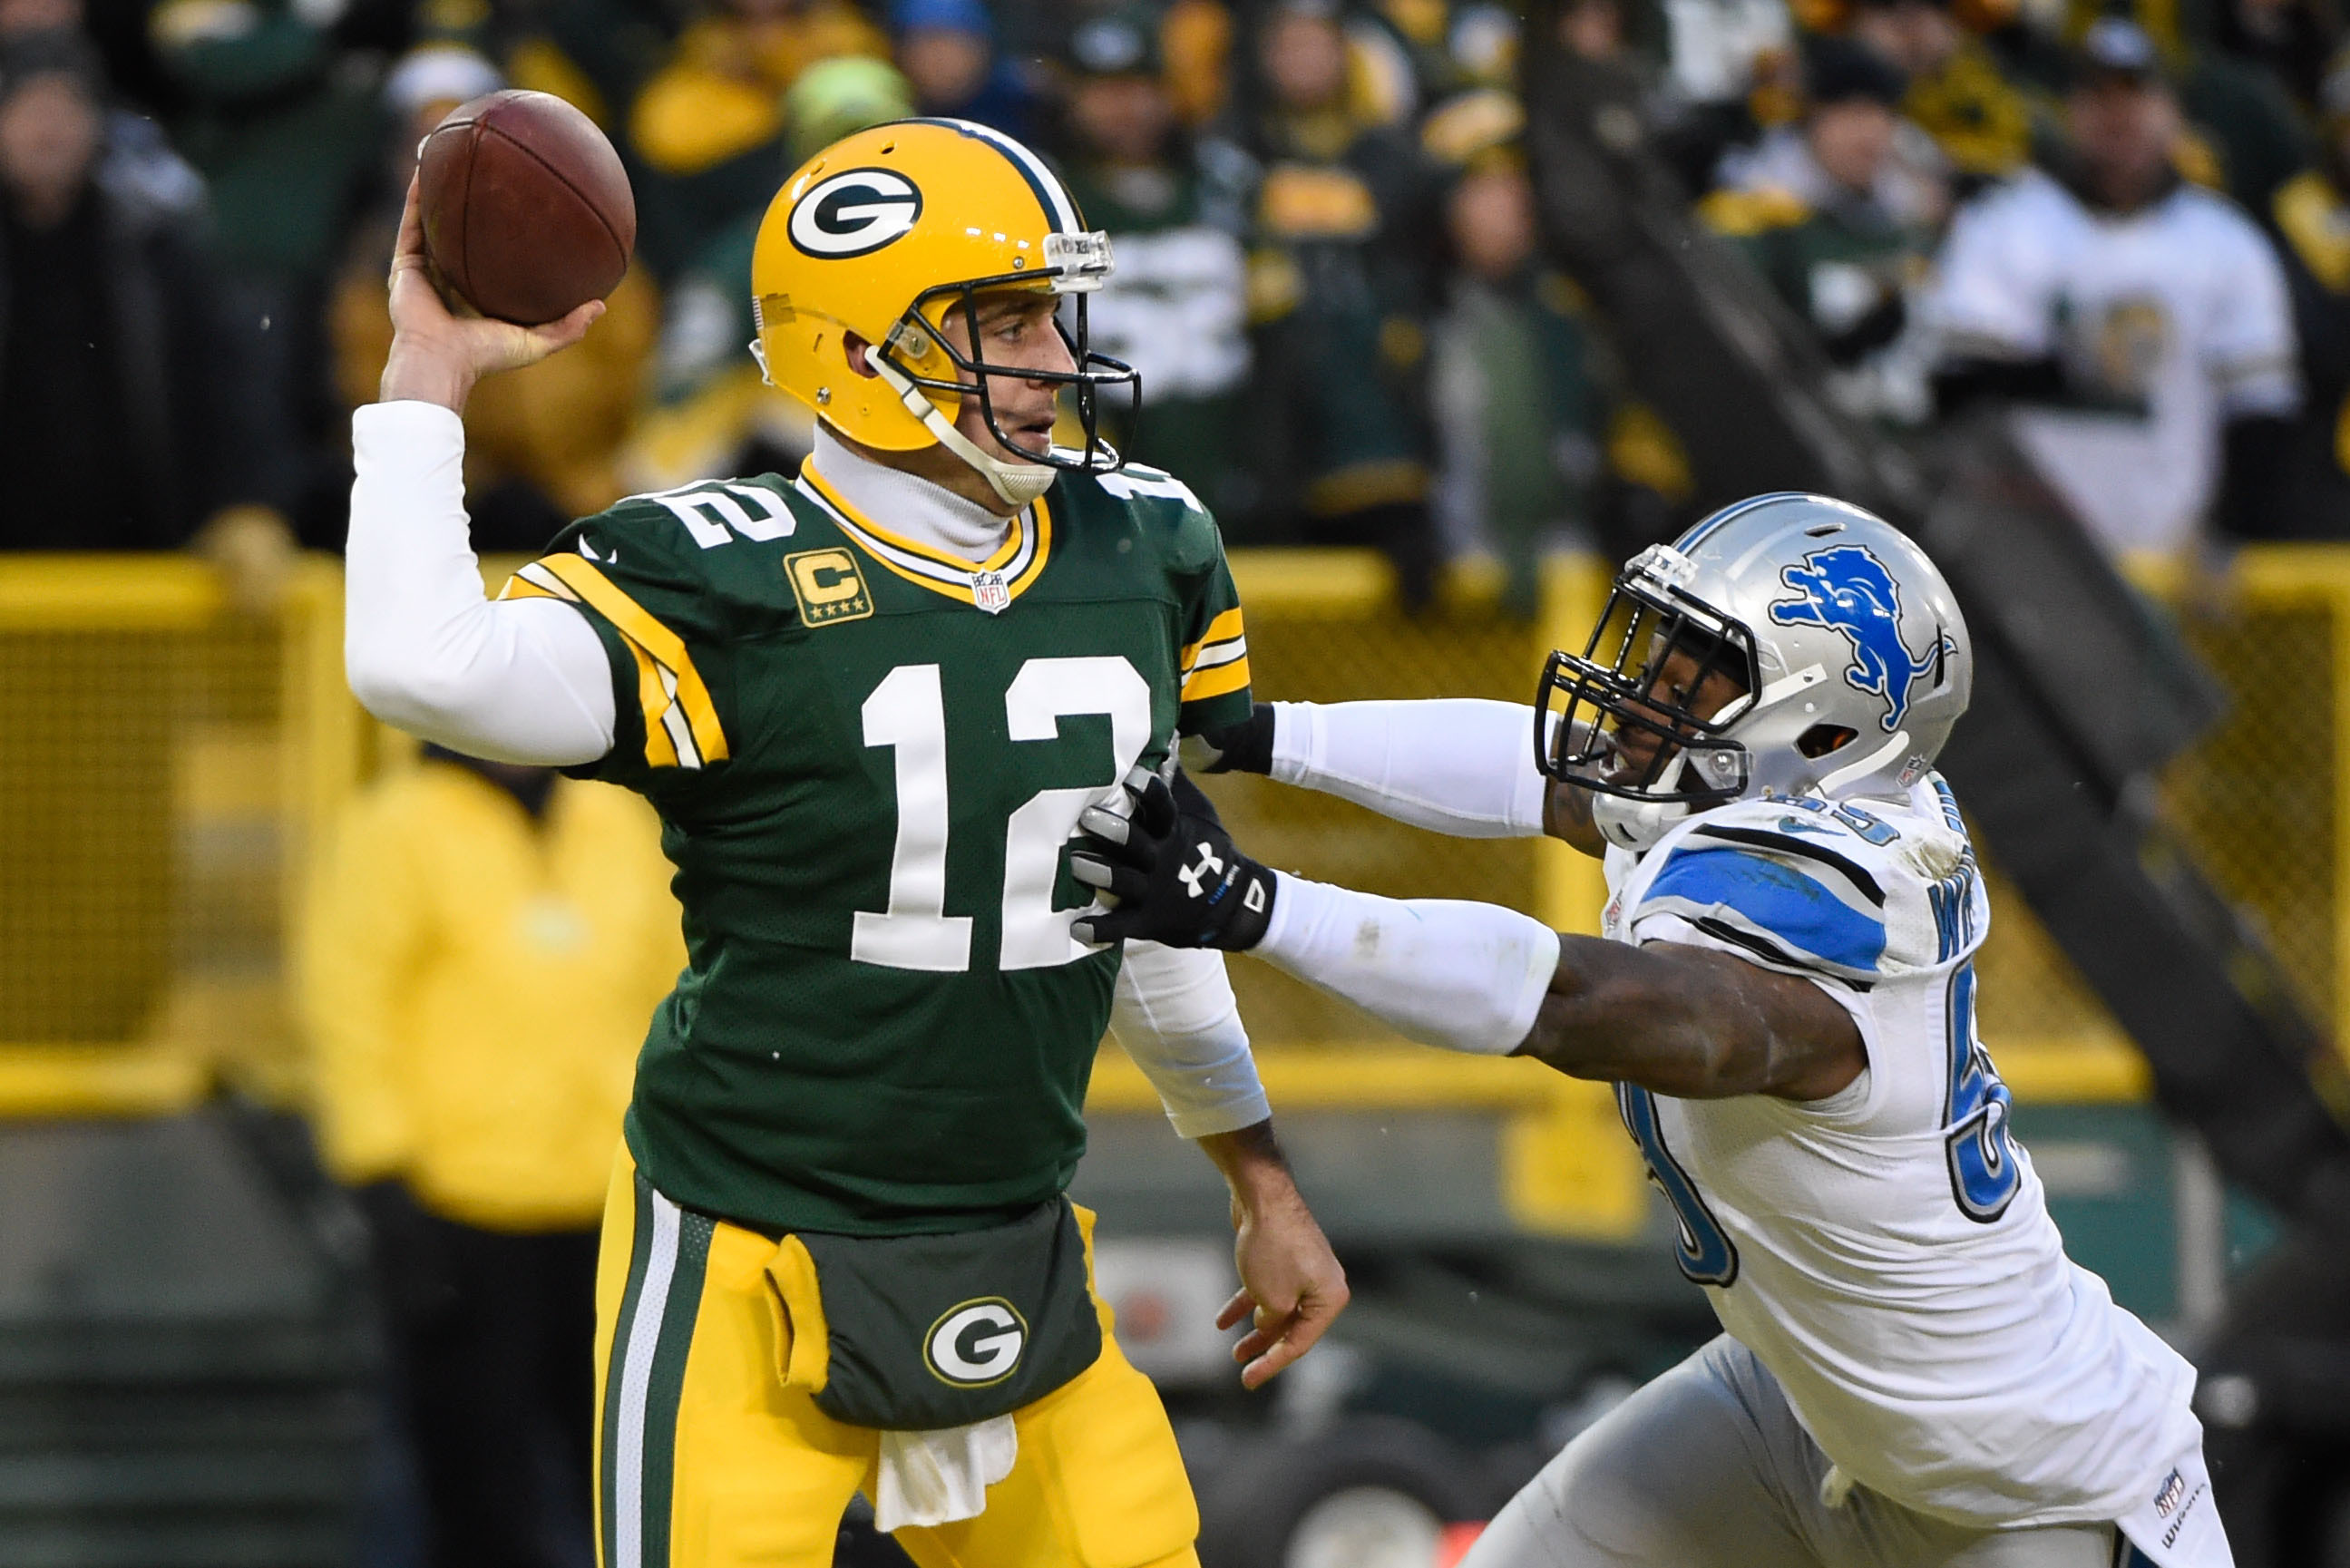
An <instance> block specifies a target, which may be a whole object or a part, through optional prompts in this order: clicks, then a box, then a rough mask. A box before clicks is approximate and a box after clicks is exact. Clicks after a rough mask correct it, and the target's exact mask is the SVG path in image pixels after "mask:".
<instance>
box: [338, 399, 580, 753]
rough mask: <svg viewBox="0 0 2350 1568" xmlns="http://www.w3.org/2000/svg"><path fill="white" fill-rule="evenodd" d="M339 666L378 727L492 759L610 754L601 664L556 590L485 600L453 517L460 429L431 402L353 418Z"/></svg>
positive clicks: (460, 495) (461, 517) (460, 522)
mask: <svg viewBox="0 0 2350 1568" xmlns="http://www.w3.org/2000/svg"><path fill="white" fill-rule="evenodd" d="M351 453H352V456H353V458H354V459H355V460H356V462H357V467H358V474H359V477H358V478H357V480H356V481H354V482H353V483H352V485H351V534H350V542H349V545H348V548H347V550H346V552H345V556H344V567H343V571H344V579H343V580H344V588H343V596H344V621H343V670H344V673H345V674H346V675H347V676H348V678H349V680H350V683H351V691H352V692H353V693H354V694H356V695H357V696H358V698H359V701H360V702H361V703H363V704H364V705H365V706H366V708H367V711H369V712H370V713H373V714H374V715H375V716H376V717H377V718H379V719H381V720H382V721H383V722H385V723H387V724H394V725H397V726H399V727H400V729H403V730H406V731H408V732H410V733H411V734H414V735H421V736H422V737H423V738H424V739H425V740H428V741H433V742H439V743H440V744H442V745H444V746H447V747H449V748H450V749H451V750H452V751H458V752H463V753H466V754H467V755H469V756H476V757H484V758H487V759H489V760H490V761H492V762H502V763H536V764H538V765H540V766H546V767H567V766H569V765H571V764H573V763H592V762H594V761H595V760H596V759H597V758H598V757H600V756H602V755H603V754H604V753H607V752H608V751H610V750H611V749H612V732H613V726H614V722H615V716H614V711H613V707H612V675H611V666H610V665H609V664H608V662H607V661H606V659H605V657H604V645H603V642H602V641H601V639H598V637H597V635H596V628H594V627H591V626H589V625H588V624H587V618H586V617H585V616H583V615H581V614H580V613H579V612H578V611H577V610H576V609H574V608H573V607H571V606H569V605H567V604H565V603H564V602H563V601H561V600H560V599H546V598H531V599H513V600H493V599H490V598H489V597H487V596H485V595H484V593H483V591H482V576H481V566H480V564H479V563H478V562H477V561H476V560H475V559H474V557H473V544H472V541H471V539H470V538H469V536H468V534H467V528H468V523H467V519H466V516H465V476H464V462H465V425H464V421H463V420H461V419H459V418H458V417H457V416H456V415H455V414H454V413H452V412H451V411H450V410H447V409H444V408H442V407H440V406H439V405H437V404H433V403H421V402H397V403H370V404H369V405H368V406H367V407H366V408H363V409H359V410H357V411H355V412H354V413H353V414H352V415H351Z"/></svg>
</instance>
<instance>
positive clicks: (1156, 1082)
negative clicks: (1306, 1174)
mask: <svg viewBox="0 0 2350 1568" xmlns="http://www.w3.org/2000/svg"><path fill="white" fill-rule="evenodd" d="M1110 1031H1111V1033H1114V1034H1115V1035H1117V1036H1118V1044H1120V1045H1121V1046H1123V1047H1125V1049H1126V1052H1127V1054H1128V1055H1129V1056H1131V1057H1133V1058H1134V1061H1135V1064H1136V1065H1137V1066H1139V1067H1140V1068H1141V1069H1142V1072H1143V1074H1144V1075H1145V1076H1147V1077H1148V1078H1149V1080H1150V1082H1151V1086H1152V1087H1154V1088H1155V1089H1157V1090H1158V1091H1159V1100H1160V1101H1161V1103H1163V1104H1164V1105H1165V1106H1166V1107H1167V1119H1168V1120H1169V1121H1170V1122H1171V1123H1173V1124H1174V1127H1175V1130H1176V1132H1177V1133H1178V1134H1180V1136H1182V1137H1188V1138H1191V1139H1194V1140H1195V1141H1197V1142H1198V1144H1199V1145H1200V1148H1201V1152H1202V1153H1204V1154H1206V1155H1207V1157H1208V1158H1210V1159H1211V1160H1213V1161H1214V1162H1215V1165H1216V1168H1217V1169H1219V1170H1220V1171H1222V1173H1223V1177H1224V1180H1225V1182H1226V1184H1227V1185H1229V1186H1230V1187H1231V1189H1232V1229H1233V1231H1235V1232H1236V1233H1237V1240H1236V1241H1235V1243H1234V1248H1233V1254H1234V1260H1235V1262H1237V1263H1238V1265H1239V1268H1240V1276H1241V1290H1240V1293H1238V1294H1237V1295H1235V1296H1233V1298H1232V1301H1231V1302H1230V1303H1227V1304H1226V1305H1225V1307H1224V1310H1223V1311H1222V1313H1221V1314H1218V1317H1217V1326H1218V1327H1219V1328H1230V1327H1232V1325H1233V1324H1237V1323H1238V1322H1240V1320H1241V1319H1242V1318H1243V1317H1244V1316H1248V1315H1250V1314H1254V1320H1255V1321H1254V1323H1253V1326H1252V1328H1251V1330H1250V1332H1249V1334H1246V1335H1245V1336H1243V1338H1242V1340H1241V1341H1240V1343H1239V1345H1237V1346H1235V1347H1234V1351H1233V1358H1234V1359H1235V1360H1238V1361H1240V1362H1242V1363H1243V1368H1242V1372H1241V1381H1242V1382H1243V1384H1245V1385H1246V1386H1249V1387H1251V1388H1254V1387H1256V1386H1259V1385H1261V1384H1263V1382H1264V1381H1265V1379H1267V1378H1269V1377H1271V1376H1273V1375H1274V1373H1276V1372H1279V1371H1280V1370H1281V1369H1282V1368H1283V1367H1284V1366H1288V1365H1289V1364H1290V1363H1291V1362H1293V1361H1295V1360H1296V1359H1297V1358H1298V1357H1299V1356H1300V1355H1305V1352H1306V1351H1307V1350H1308V1349H1310V1348H1312V1346H1313V1345H1314V1342H1315V1340H1317V1339H1319V1338H1321V1336H1322V1333H1323V1330H1325V1329H1326V1328H1327V1327H1328V1326H1329V1325H1330V1322H1331V1320H1332V1319H1333V1318H1335V1317H1336V1316H1337V1314H1338V1313H1339V1312H1340V1310H1341V1309H1343V1308H1344V1307H1345V1306H1346V1304H1347V1274H1346V1271H1345V1270H1344V1269H1342V1268H1340V1267H1339V1265H1338V1260H1337V1258H1336V1255H1335V1254H1334V1253H1333V1252H1332V1251H1330V1243H1329V1241H1327V1240H1326V1238H1325V1237H1324V1236H1323V1234H1322V1228H1321V1226H1319V1225H1318V1224H1316V1223H1315V1220H1314V1216H1313V1213H1312V1211H1311V1210H1308V1209H1307V1208H1306V1205H1305V1199H1304V1198H1303V1197H1302V1196H1301V1195H1300V1194H1299V1193H1298V1190H1297V1184H1296V1182H1295V1180H1294V1179H1292V1178H1291V1176H1290V1173H1289V1167H1288V1164H1287V1162H1286V1161H1285V1160H1284V1159H1283V1158H1282V1155H1281V1146H1280V1145H1279V1144H1278V1143H1277V1142H1276V1141H1275V1140H1274V1136H1273V1108H1272V1106H1271V1105H1270V1103H1269V1102H1268V1101H1267V1100H1266V1098H1265V1094H1264V1088H1263V1085H1262V1084H1260V1083H1259V1082H1258V1081H1257V1075H1256V1060H1255V1058H1254V1057H1253V1056H1252V1055H1251V1054H1250V1052H1249V1040H1248V1031H1247V1030H1246V1029H1245V1028H1243V1026H1242V1023H1241V1017H1240V1008H1239V1004H1238V1003H1237V1002H1235V1001H1234V1000H1233V997H1232V982H1231V981H1229V980H1227V979H1226V978H1225V975H1224V961H1223V955H1222V954H1221V953H1214V952H1205V951H1198V950H1190V951H1186V950H1177V949H1174V948H1167V947H1161V946H1159V944H1157V943H1155V942H1129V943H1128V944H1127V950H1126V961H1125V963H1124V964H1123V965H1122V966H1121V968H1120V970H1119V971H1118V990H1117V993H1116V996H1115V999H1114V1002H1113V1003H1112V1007H1111V1012H1110Z"/></svg>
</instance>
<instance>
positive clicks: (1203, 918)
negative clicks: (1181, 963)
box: [1069, 768, 1274, 952]
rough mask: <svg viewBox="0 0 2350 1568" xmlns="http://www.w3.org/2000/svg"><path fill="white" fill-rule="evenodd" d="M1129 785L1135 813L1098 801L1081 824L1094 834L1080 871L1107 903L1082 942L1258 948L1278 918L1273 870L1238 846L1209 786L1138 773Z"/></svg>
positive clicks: (1081, 853) (1082, 927) (1080, 930)
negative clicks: (1209, 794) (1211, 797)
mask: <svg viewBox="0 0 2350 1568" xmlns="http://www.w3.org/2000/svg"><path fill="white" fill-rule="evenodd" d="M1119 787H1120V788H1121V789H1123V790H1124V791H1125V792H1126V795H1127V799H1126V801H1125V803H1124V804H1125V805H1128V806H1129V807H1131V809H1130V810H1128V812H1127V813H1126V814H1125V815H1119V814H1118V812H1117V811H1115V810H1112V809H1110V808H1109V807H1107V806H1099V805H1095V806H1088V807H1087V808H1086V810H1085V813H1084V815H1080V816H1079V817H1078V818H1077V826H1079V827H1081V828H1083V829H1084V830H1085V834H1084V837H1083V838H1082V839H1081V840H1080V843H1079V847H1078V848H1077V850H1076V852H1075V853H1073V854H1072V855H1071V856H1070V857H1069V871H1070V874H1071V875H1072V876H1074V877H1076V879H1077V880H1078V881H1080V882H1082V883H1084V884H1085V885H1086V886H1087V887H1088V888H1094V889H1096V890H1097V893H1098V894H1099V895H1100V898H1101V902H1102V903H1103V904H1104V905H1105V906H1107V913H1104V914H1088V915H1087V916H1085V917H1084V918H1083V919H1079V920H1077V921H1076V925H1075V927H1074V929H1075V931H1076V937H1077V939H1078V940H1080V941H1088V942H1114V941H1119V940H1140V941H1152V942H1159V943H1163V944H1164V945H1166V946H1168V947H1170V948H1222V949H1225V950H1228V951H1232V952H1242V951H1245V950H1248V949H1250V948H1253V947H1254V946H1256V944H1257V943H1258V941H1259V940H1262V939H1263V936H1264V929H1265V927H1266V925H1267V924H1268V923H1270V922H1271V920H1272V919H1273V898H1274V878H1273V873H1272V872H1271V871H1269V870H1267V869H1265V867H1263V866H1260V865H1258V864H1257V863H1256V862H1255V861H1253V860H1252V859H1250V858H1249V857H1247V856H1245V855H1243V854H1242V853H1241V852H1240V850H1239V848H1238V847H1236V846H1234V845H1233V843H1232V835H1231V834H1229V833H1226V832H1225V831H1224V825H1223V824H1222V822H1220V821H1218V820H1217V817H1216V808H1215V806H1214V805H1211V804H1210V802H1209V800H1208V797H1207V796H1206V795H1204V794H1201V793H1200V788H1199V786H1198V785H1197V784H1193V783H1192V782H1191V780H1189V779H1187V778H1185V777H1184V776H1183V775H1182V774H1180V773H1179V774H1176V775H1175V784H1174V786H1173V787H1172V788H1171V789H1170V787H1169V786H1168V784H1167V781H1166V780H1164V779H1162V778H1160V777H1159V775H1158V774H1153V773H1151V772H1149V770H1148V769H1144V768H1137V769H1135V770H1134V772H1133V773H1131V774H1128V775H1127V777H1126V780H1125V782H1124V783H1123V784H1121V785H1120V786H1119Z"/></svg>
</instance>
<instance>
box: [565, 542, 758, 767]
mask: <svg viewBox="0 0 2350 1568" xmlns="http://www.w3.org/2000/svg"><path fill="white" fill-rule="evenodd" d="M536 565H538V566H545V567H546V569H547V571H549V572H550V573H552V574H553V575H554V576H556V578H557V579H558V580H559V581H560V582H561V583H562V584H563V585H564V587H567V588H569V589H571V591H572V592H574V593H576V594H577V595H578V596H579V597H580V598H581V599H582V600H584V601H585V602H586V603H587V607H588V608H590V609H592V610H594V611H595V612H596V613H597V614H598V615H600V616H602V617H603V618H605V619H606V620H608V621H610V622H611V623H612V624H613V626H615V627H617V628H619V632H620V635H621V636H623V637H625V638H627V639H629V641H630V642H632V643H634V644H636V645H637V647H638V648H639V649H641V650H642V651H643V652H644V653H646V654H649V655H650V656H651V659H652V660H653V661H654V662H655V663H656V664H658V665H660V667H661V668H662V669H665V670H668V671H669V672H670V674H671V677H673V678H674V679H675V680H676V681H677V697H676V701H677V705H678V706H679V707H680V708H681V709H683V710H684V711H685V721H686V723H687V725H688V726H689V727H690V728H691V731H692V735H693V743H694V747H695V749H696V750H697V751H699V752H700V753H702V761H703V762H705V763H719V762H724V761H725V760H726V754H727V753H726V732H725V731H724V730H723V728H722V727H721V726H720V725H719V722H718V709H717V706H716V705H715V704H714V703H712V701H710V689H709V688H708V687H707V686H705V685H703V684H702V672H701V671H700V670H696V669H694V667H693V659H692V656H691V655H690V654H688V653H687V652H686V650H685V641H684V639H681V638H680V637H679V636H678V635H677V633H675V632H673V631H671V630H670V628H667V627H665V626H663V625H662V624H661V623H660V620H659V619H658V618H656V617H655V616H654V615H653V614H652V612H651V611H650V610H648V609H646V608H645V607H643V606H642V605H639V604H638V603H637V601H636V600H634V599H632V598H630V597H629V596H628V595H626V594H624V593H622V592H621V591H620V590H619V588H618V587H615V586H614V585H613V583H612V579H611V578H609V577H608V576H605V575H604V574H603V573H601V572H599V571H598V570H597V569H596V566H595V564H594V563H593V562H591V561H589V560H587V559H586V558H585V557H584V556H546V558H545V559H543V560H541V561H538V562H537V563H536ZM639 673H641V667H640V670H639ZM639 687H640V689H642V690H644V695H645V736H646V740H645V754H646V756H647V757H648V758H650V757H651V756H652V753H653V751H654V743H653V741H652V735H653V732H655V731H656V730H658V729H660V719H661V715H662V714H663V713H665V712H667V711H669V703H670V699H669V695H668V692H667V691H666V690H665V689H663V687H662V685H661V683H660V680H659V679H658V678H656V679H655V680H653V682H652V685H651V686H650V689H645V688H643V686H642V682H639ZM664 749H666V750H668V751H669V752H671V753H672V755H674V753H675V752H676V748H675V747H674V746H673V745H668V744H667V742H666V737H664Z"/></svg>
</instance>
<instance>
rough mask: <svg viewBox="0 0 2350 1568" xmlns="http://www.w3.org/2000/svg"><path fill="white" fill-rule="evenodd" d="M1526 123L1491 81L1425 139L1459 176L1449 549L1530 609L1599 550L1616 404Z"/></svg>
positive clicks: (1439, 116)
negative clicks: (1594, 516)
mask: <svg viewBox="0 0 2350 1568" xmlns="http://www.w3.org/2000/svg"><path fill="white" fill-rule="evenodd" d="M1586 9H1590V7H1586ZM1524 123H1525V116H1524V113H1523V110H1522V109H1520V108H1519V106H1518V102H1517V99H1515V98H1514V97H1513V96H1512V95H1511V94H1508V93H1505V92H1503V91H1501V90H1499V89H1498V88H1483V89H1479V90H1476V91H1473V92H1471V93H1467V94H1464V95H1462V96H1461V97H1460V98H1457V99H1453V100H1452V101H1451V102H1450V103H1448V104H1446V105H1444V106H1443V107H1441V108H1440V109H1437V110H1436V111H1435V112H1434V113H1433V114H1431V115H1430V118H1429V121H1428V125H1427V127H1426V129H1425V130H1424V131H1423V137H1424V140H1426V141H1427V143H1428V145H1429V151H1430V152H1431V154H1433V155H1434V156H1435V157H1436V158H1437V159H1439V160H1440V161H1442V162H1443V163H1444V164H1446V165H1449V166H1451V168H1452V169H1453V171H1454V172H1453V176H1452V182H1451V188H1450V189H1449V190H1448V191H1447V192H1446V193H1445V197H1444V231H1445V237H1446V239H1447V240H1448V241H1449V242H1450V245H1451V257H1452V261H1453V263H1454V265H1453V267H1452V268H1451V286H1450V291H1449V297H1448V299H1447V301H1446V305H1445V309H1444V313H1443V314H1442V315H1441V316H1440V317H1438V318H1437V322H1436V327H1435V347H1434V351H1433V370H1432V377H1431V388H1430V390H1431V395H1432V398H1433V401H1434V407H1435V416H1436V428H1437V433H1438V441H1439V450H1440V453H1441V466H1440V471H1439V482H1438V484H1437V489H1436V497H1437V503H1436V504H1437V507H1438V514H1439V516H1440V520H1441V522H1442V524H1443V529H1444V544H1445V553H1446V554H1447V555H1448V556H1468V555H1474V554H1490V555H1492V556H1496V557H1498V558H1499V560H1500V561H1501V564H1502V568H1503V581H1504V587H1503V604H1504V605H1505V606H1506V607H1508V609H1509V611H1510V613H1512V614H1513V615H1516V616H1520V617H1531V616H1533V615H1534V613H1535V610H1536V607H1537V606H1538V604H1539V601H1540V597H1541V587H1542V583H1541V572H1540V566H1541V559H1542V556H1544V554H1547V553H1550V552H1554V551H1559V550H1567V549H1576V548H1589V547H1591V545H1592V543H1593V540H1592V535H1591V530H1590V513H1591V504H1592V499H1593V491H1594V488H1595V486H1596V483H1597V482H1598V479H1599V468H1600V461H1601V456H1602V452H1603V450H1604V442H1605V441H1606V434H1607V397H1606V395H1605V393H1604V391H1603V389H1602V386H1601V383H1600V380H1599V373H1598V369H1597V367H1596V364H1595V359H1596V344H1595V342H1594V340H1593V337H1592V327H1591V324H1590V322H1589V320H1588V319H1587V317H1586V314H1585V310H1584V304H1583V299H1582V295H1581V291H1580V290H1578V289H1577V288H1575V286H1574V285H1573V284H1572V283H1570V282H1568V281H1567V279H1566V278H1565V276H1563V275H1561V274H1559V273H1558V272H1556V271H1555V270H1554V269H1553V268H1551V267H1550V266H1548V265H1545V264H1544V260H1543V258H1542V255H1541V252H1540V246H1539V240H1540V236H1539V235H1538V234H1536V232H1535V228H1534V188H1533V185H1532V184H1531V182H1529V181H1528V179H1527V176H1526V166H1525V154H1524V152H1523V149H1522V147H1521V146H1520V144H1519V134H1520V132H1521V131H1522V130H1523V127H1524Z"/></svg>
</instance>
